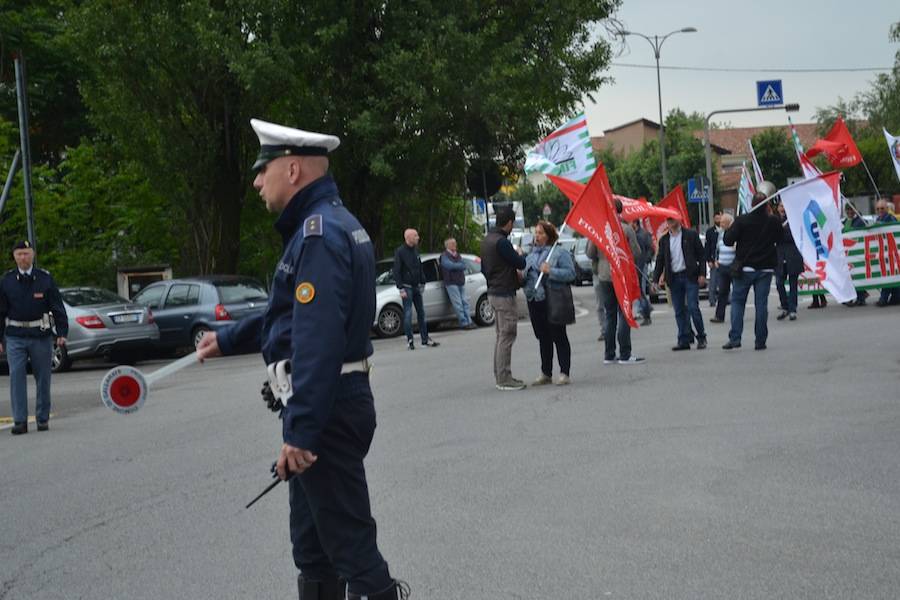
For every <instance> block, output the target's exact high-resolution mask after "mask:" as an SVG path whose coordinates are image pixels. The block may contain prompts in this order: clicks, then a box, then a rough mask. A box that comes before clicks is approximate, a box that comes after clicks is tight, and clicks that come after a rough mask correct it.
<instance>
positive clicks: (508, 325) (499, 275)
mask: <svg viewBox="0 0 900 600" xmlns="http://www.w3.org/2000/svg"><path fill="white" fill-rule="evenodd" d="M515 218H516V214H515V213H514V212H513V210H512V208H509V207H503V208H499V209H497V211H496V222H497V225H496V227H494V228H493V229H492V230H491V231H490V232H489V233H488V234H487V235H486V236H484V239H483V240H482V241H481V272H482V273H484V277H485V279H487V285H488V300H490V302H491V307H493V309H494V328H495V330H496V332H497V341H496V343H495V344H494V379H495V380H496V382H497V389H498V390H501V391H512V390H521V389H522V388H524V387H525V382H523V381H522V380H521V379H516V378H514V377H513V376H512V369H511V365H512V345H513V343H514V342H515V341H516V330H517V328H518V322H519V310H518V307H517V306H516V290H517V289H519V273H518V271H521V270H522V269H524V268H525V258H524V257H522V256H521V255H519V254H518V253H517V252H516V251H515V250H514V249H513V247H512V244H511V243H510V241H509V239H508V237H509V232H510V231H512V228H513V221H514V220H515Z"/></svg>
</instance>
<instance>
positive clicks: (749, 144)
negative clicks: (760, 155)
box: [747, 140, 763, 185]
mask: <svg viewBox="0 0 900 600" xmlns="http://www.w3.org/2000/svg"><path fill="white" fill-rule="evenodd" d="M747 147H748V148H750V159H751V161H752V162H753V176H754V177H755V178H756V185H759V182H760V181H763V174H762V169H760V168H759V161H758V160H756V152H755V151H754V150H753V142H752V141H751V140H747Z"/></svg>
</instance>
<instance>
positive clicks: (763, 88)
mask: <svg viewBox="0 0 900 600" xmlns="http://www.w3.org/2000/svg"><path fill="white" fill-rule="evenodd" d="M756 103H757V105H758V106H781V105H782V104H784V94H783V93H782V92H781V80H780V79H771V80H769V81H757V82H756Z"/></svg>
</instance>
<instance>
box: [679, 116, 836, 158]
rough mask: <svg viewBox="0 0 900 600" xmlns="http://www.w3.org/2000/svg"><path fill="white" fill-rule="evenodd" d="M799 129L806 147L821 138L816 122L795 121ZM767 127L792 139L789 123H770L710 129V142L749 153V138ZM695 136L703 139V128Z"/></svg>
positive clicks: (798, 132) (731, 149)
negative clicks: (760, 125)
mask: <svg viewBox="0 0 900 600" xmlns="http://www.w3.org/2000/svg"><path fill="white" fill-rule="evenodd" d="M794 127H795V128H796V129H797V135H798V136H800V143H801V144H803V147H804V148H809V147H810V146H812V145H813V143H814V142H815V141H816V140H817V139H818V138H819V136H818V133H817V132H816V128H817V127H818V125H817V124H815V123H794ZM767 129H778V130H780V131H782V132H783V133H784V137H785V138H787V139H790V135H791V132H790V131H791V130H790V128H789V127H788V125H787V124H785V125H770V126H767V127H730V128H727V129H710V130H709V143H710V144H713V145H714V146H721V147H722V148H725V149H727V150H728V151H729V152H731V153H732V154H742V155H743V154H747V140H749V139H751V138H752V137H753V136H755V135H759V134H760V133H762V132H764V131H766V130H767ZM694 137H695V138H697V139H700V140H702V139H703V130H698V131H695V132H694Z"/></svg>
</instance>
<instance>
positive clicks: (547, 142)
mask: <svg viewBox="0 0 900 600" xmlns="http://www.w3.org/2000/svg"><path fill="white" fill-rule="evenodd" d="M596 169H597V161H596V159H595V158H594V149H593V148H592V147H591V136H590V134H589V133H588V128H587V119H586V118H585V116H584V115H583V114H581V115H578V116H577V117H575V118H574V119H572V120H570V121H569V122H568V123H566V124H564V125H563V126H562V127H560V128H559V129H557V130H555V131H554V132H553V133H551V134H550V135H548V136H547V137H545V138H544V139H543V140H541V141H540V143H538V145H537V146H535V147H534V148H532V149H531V150H530V151H529V152H528V155H527V156H526V157H525V172H526V173H529V174H530V173H543V174H545V175H556V176H557V177H564V178H565V179H572V180H574V181H579V182H581V183H585V182H587V181H588V180H589V179H590V178H591V175H593V174H594V171H595V170H596Z"/></svg>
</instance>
